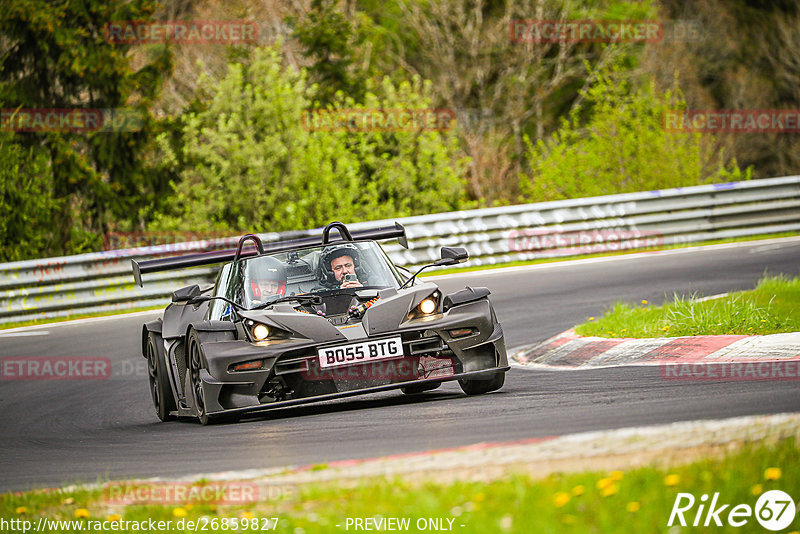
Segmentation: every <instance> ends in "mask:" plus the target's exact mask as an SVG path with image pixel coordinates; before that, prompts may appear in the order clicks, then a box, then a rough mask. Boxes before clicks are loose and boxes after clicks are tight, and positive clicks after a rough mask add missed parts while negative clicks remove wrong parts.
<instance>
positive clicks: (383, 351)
mask: <svg viewBox="0 0 800 534" xmlns="http://www.w3.org/2000/svg"><path fill="white" fill-rule="evenodd" d="M317 354H318V356H319V366H320V367H321V368H322V369H326V368H328V367H338V366H340V365H352V364H355V363H369V362H375V361H378V360H388V359H390V358H400V357H401V356H403V341H402V339H401V338H400V336H397V337H390V338H387V339H376V340H374V341H362V342H361V343H348V344H347V345H337V346H336V347H327V348H324V349H319V350H318V351H317Z"/></svg>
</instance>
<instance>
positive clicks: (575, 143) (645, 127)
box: [520, 65, 750, 201]
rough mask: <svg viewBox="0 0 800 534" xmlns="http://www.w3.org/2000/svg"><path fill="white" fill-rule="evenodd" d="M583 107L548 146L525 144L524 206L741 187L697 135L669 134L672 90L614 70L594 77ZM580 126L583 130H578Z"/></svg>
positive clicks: (731, 166)
mask: <svg viewBox="0 0 800 534" xmlns="http://www.w3.org/2000/svg"><path fill="white" fill-rule="evenodd" d="M594 75H595V81H594V83H592V84H591V86H590V87H589V88H588V89H587V90H586V91H584V92H583V95H584V97H585V101H584V103H583V104H582V105H579V106H576V107H575V108H574V109H573V110H572V112H571V113H570V116H569V118H568V119H562V122H561V127H560V128H559V130H558V131H557V132H556V133H555V134H554V135H553V136H552V138H551V139H549V140H540V141H538V142H537V143H536V144H533V143H531V142H530V140H526V141H527V144H528V157H529V159H530V166H531V175H530V176H528V177H523V179H522V181H521V184H520V188H521V190H522V192H523V196H524V199H525V200H527V201H548V200H560V199H566V198H580V197H592V196H600V195H611V194H615V193H627V192H634V191H648V190H655V189H666V188H670V187H681V186H688V185H698V184H703V183H710V182H723V181H734V180H746V179H749V178H750V170H749V169H748V170H746V171H742V170H741V169H739V167H738V166H737V164H736V161H735V160H734V161H731V162H730V163H728V164H726V163H725V159H724V154H723V153H722V152H715V151H714V150H713V149H712V148H711V147H712V145H713V139H710V138H708V137H705V138H704V137H703V136H702V134H700V133H697V132H694V133H684V132H671V131H667V130H666V129H665V128H664V127H663V117H664V114H665V113H666V112H668V111H671V110H684V109H685V108H686V104H685V102H684V100H683V98H682V96H681V94H680V92H679V91H678V90H677V89H676V90H673V91H669V92H666V93H664V94H662V95H659V94H658V93H657V91H656V90H655V87H654V85H653V84H652V83H650V84H646V85H642V86H640V87H635V86H634V85H633V84H632V83H631V82H630V81H629V80H628V78H627V77H626V73H624V72H623V71H622V70H621V67H620V66H618V65H615V66H612V67H610V68H604V69H601V70H599V71H596V72H595V73H594ZM584 124H585V125H584Z"/></svg>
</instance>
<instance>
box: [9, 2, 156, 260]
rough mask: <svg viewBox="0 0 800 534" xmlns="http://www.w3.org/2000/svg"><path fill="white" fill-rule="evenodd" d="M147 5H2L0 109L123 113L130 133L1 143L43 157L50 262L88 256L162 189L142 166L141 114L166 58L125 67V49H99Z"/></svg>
mask: <svg viewBox="0 0 800 534" xmlns="http://www.w3.org/2000/svg"><path fill="white" fill-rule="evenodd" d="M154 10H155V4H154V3H153V2H151V1H150V0H133V1H131V2H123V1H122V0H117V1H112V2H107V1H104V0H89V1H86V0H68V1H65V2H57V3H53V2H48V1H45V0H1V1H0V11H2V13H3V17H2V18H1V19H0V41H1V42H2V43H3V49H4V53H3V55H2V56H0V61H1V63H0V107H1V108H6V109H8V108H11V109H17V108H36V109H42V108H44V109H50V108H56V109H72V108H78V109H104V110H120V109H121V108H125V109H127V110H128V111H129V112H131V113H133V114H134V115H137V116H138V118H139V126H140V128H138V130H136V131H127V132H117V131H112V132H108V131H100V132H98V131H94V132H93V131H49V132H36V133H16V134H15V135H14V138H13V140H11V141H9V142H10V143H13V144H17V145H19V147H20V149H21V150H20V152H19V154H22V157H25V158H32V159H31V162H32V161H37V162H38V161H40V158H41V157H44V158H45V159H46V161H47V167H48V168H49V169H50V172H51V173H52V183H49V184H42V189H41V190H42V191H45V190H46V191H49V192H50V194H51V195H52V200H53V205H54V206H57V207H58V213H57V216H55V217H53V219H52V226H53V228H52V230H51V231H50V233H49V238H48V249H49V251H50V254H60V253H68V252H78V251H81V250H90V249H94V248H97V247H98V246H99V243H100V242H101V239H100V237H101V235H102V234H103V233H104V232H105V231H106V230H107V229H108V228H109V225H110V224H112V222H113V221H123V224H124V223H125V222H127V223H128V225H135V224H136V223H137V221H136V217H137V214H138V212H139V210H140V209H141V208H142V207H143V206H146V205H148V204H150V203H152V202H153V199H154V198H155V197H157V196H158V193H159V192H160V190H162V189H163V188H164V187H165V185H166V181H165V180H164V179H163V176H160V175H159V174H158V173H153V172H150V171H149V169H148V168H147V167H146V165H145V159H144V158H143V157H142V155H143V153H144V152H145V151H146V150H147V148H148V146H149V144H150V143H151V142H152V131H153V129H154V127H155V126H154V121H153V119H152V117H151V116H150V113H149V111H148V106H149V105H150V103H151V102H152V101H153V99H154V98H155V97H156V96H157V94H158V91H159V87H160V82H161V80H162V79H163V77H164V76H165V74H166V73H167V72H169V69H170V53H169V51H168V49H167V48H166V47H164V46H155V47H152V48H150V49H148V50H147V51H142V52H141V55H139V56H137V60H138V62H139V63H140V64H141V67H140V68H138V69H136V70H134V69H133V68H131V65H132V56H131V55H130V54H129V53H128V52H129V50H130V47H129V46H123V45H119V44H113V43H111V42H108V41H107V40H106V36H105V34H104V28H105V27H106V24H107V23H109V22H111V21H113V20H142V19H146V18H148V17H150V16H151V15H152V14H153V12H154Z"/></svg>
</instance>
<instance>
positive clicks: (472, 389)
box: [458, 373, 506, 395]
mask: <svg viewBox="0 0 800 534" xmlns="http://www.w3.org/2000/svg"><path fill="white" fill-rule="evenodd" d="M505 381H506V374H505V373H497V374H495V375H494V377H493V378H490V379H489V380H475V379H472V380H469V379H463V380H459V381H458V385H459V386H461V391H463V392H464V393H466V394H467V395H483V394H484V393H489V392H490V391H497V390H498V389H500V388H501V387H503V384H504V383H505Z"/></svg>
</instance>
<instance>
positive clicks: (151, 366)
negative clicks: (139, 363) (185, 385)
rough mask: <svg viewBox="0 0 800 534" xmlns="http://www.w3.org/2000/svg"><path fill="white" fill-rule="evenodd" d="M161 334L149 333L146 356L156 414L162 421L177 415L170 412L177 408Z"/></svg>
mask: <svg viewBox="0 0 800 534" xmlns="http://www.w3.org/2000/svg"><path fill="white" fill-rule="evenodd" d="M161 343H162V341H161V336H159V335H158V334H156V333H154V332H148V333H147V345H146V346H145V356H147V375H148V378H149V381H150V396H151V397H152V398H153V406H154V407H155V409H156V415H157V416H158V418H159V419H160V420H162V421H170V420H172V419H175V416H173V415H171V414H170V412H172V411H175V410H177V408H176V406H175V398H174V397H173V396H172V387H171V386H170V384H169V377H168V376H167V369H166V366H167V362H166V361H164V349H163V345H161Z"/></svg>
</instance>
